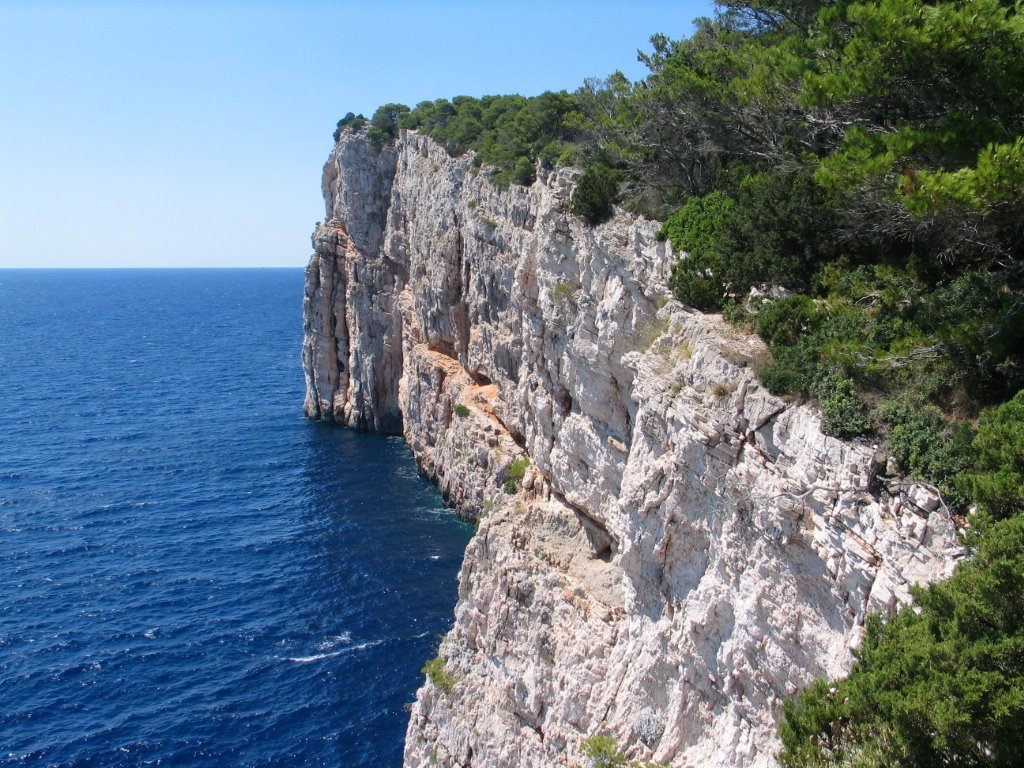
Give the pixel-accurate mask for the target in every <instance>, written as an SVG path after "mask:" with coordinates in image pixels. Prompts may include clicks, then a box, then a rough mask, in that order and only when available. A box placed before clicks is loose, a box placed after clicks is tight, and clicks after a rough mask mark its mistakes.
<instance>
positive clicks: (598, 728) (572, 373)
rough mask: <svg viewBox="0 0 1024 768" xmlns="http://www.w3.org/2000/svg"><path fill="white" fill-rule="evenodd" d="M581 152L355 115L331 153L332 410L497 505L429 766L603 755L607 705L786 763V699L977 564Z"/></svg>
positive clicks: (324, 391)
mask: <svg viewBox="0 0 1024 768" xmlns="http://www.w3.org/2000/svg"><path fill="white" fill-rule="evenodd" d="M576 178H577V174H576V172H574V171H573V170H571V169H559V170H556V171H545V170H543V169H538V178H537V181H536V182H535V183H534V184H533V185H532V186H529V187H521V186H513V187H511V188H509V189H508V190H505V191H499V190H498V189H496V188H495V187H494V186H493V185H492V184H491V183H490V181H488V179H487V177H486V173H481V172H477V171H476V169H475V168H474V167H473V165H472V163H471V157H463V158H450V157H449V156H448V155H447V154H446V153H445V151H444V150H443V149H442V148H441V147H439V146H438V145H437V144H435V143H434V142H433V141H431V140H430V139H428V138H426V137H423V136H419V135H417V134H416V133H413V132H403V134H402V135H401V137H400V138H399V139H398V141H397V142H396V143H395V144H394V146H392V147H387V148H385V149H383V150H382V151H380V152H375V151H374V150H373V149H372V148H371V147H370V146H369V144H368V142H367V141H366V140H365V138H364V136H363V135H360V134H352V133H347V134H344V135H343V136H342V138H341V140H340V141H339V143H338V144H337V145H336V146H335V148H334V150H333V152H332V153H331V156H330V159H329V160H328V162H327V165H326V167H325V170H324V179H323V191H324V197H325V201H326V205H327V218H326V221H325V222H324V223H323V225H321V226H319V227H318V228H317V230H316V232H315V234H314V236H313V244H314V248H315V253H314V255H313V257H312V259H311V261H310V264H309V268H308V270H307V274H306V278H307V279H306V295H305V331H306V337H305V342H304V346H303V363H304V367H305V371H306V384H307V397H306V404H305V409H306V413H307V414H308V415H309V416H310V417H312V418H316V419H322V420H325V421H333V422H338V423H341V424H345V425H348V426H352V427H356V428H359V429H367V430H377V431H384V432H401V433H402V434H403V435H404V436H405V439H406V440H407V441H408V443H409V445H410V447H411V448H412V451H413V454H414V456H415V458H416V461H417V463H418V465H419V467H420V469H421V470H422V471H423V472H424V473H425V474H426V475H427V476H429V477H431V478H433V479H435V480H436V481H437V483H438V485H439V487H440V489H441V491H442V493H443V494H444V496H445V498H446V499H447V500H449V501H450V502H451V503H452V504H453V505H454V506H455V507H456V509H457V510H458V512H459V514H461V515H462V516H464V517H467V518H471V519H475V520H477V521H478V523H479V530H478V533H477V534H476V536H475V537H474V538H473V540H472V542H471V543H470V545H469V547H468V549H467V551H466V557H465V562H464V564H463V567H462V572H461V574H460V577H459V602H458V606H457V608H456V620H455V624H454V627H453V628H452V630H451V632H450V633H449V634H448V635H447V637H446V638H445V639H444V641H443V642H442V644H441V648H440V651H439V655H440V657H441V659H442V660H443V663H444V668H445V672H446V673H447V675H449V676H450V680H449V681H444V680H440V681H439V682H440V683H441V684H437V683H434V682H430V681H427V682H426V683H425V684H424V685H423V687H422V688H421V689H420V691H419V693H418V696H417V699H416V702H415V703H414V704H413V707H412V713H411V717H410V722H409V728H408V733H407V736H406V745H405V764H406V766H409V767H410V768H419V767H420V766H429V765H441V766H470V765H472V766H494V767H499V766H500V767H507V768H511V767H512V766H523V767H528V766H538V767H540V766H556V765H558V766H562V765H569V766H576V765H585V764H586V761H585V759H584V757H583V751H582V744H583V742H584V740H585V739H587V738H588V737H590V736H593V735H595V734H599V733H608V734H610V735H611V736H613V737H614V738H615V739H616V740H617V742H618V744H619V746H620V748H621V749H622V751H623V752H624V753H626V754H627V755H629V756H630V757H631V758H636V759H640V760H653V761H657V762H661V763H665V764H668V765H672V766H701V767H702V768H704V767H714V766H770V765H774V764H775V760H774V753H775V752H776V751H777V750H778V748H779V744H778V741H777V738H776V734H775V727H776V723H777V721H778V718H779V716H780V714H781V705H782V701H783V700H784V699H785V698H786V697H788V696H790V695H791V694H793V693H794V692H796V691H797V690H799V689H800V688H802V687H804V686H806V685H808V684H809V683H810V682H812V681H813V680H815V679H817V678H819V677H823V676H824V677H836V676H838V675H842V674H843V673H844V672H845V671H846V670H847V669H848V668H849V666H850V664H851V661H852V655H851V651H852V649H855V648H856V647H857V645H858V643H859V642H860V640H861V638H862V636H863V631H864V629H863V627H864V620H865V617H866V615H867V614H868V612H870V611H875V610H883V611H884V610H893V609H895V608H896V607H898V606H899V605H901V604H906V603H908V602H909V601H910V592H909V588H910V586H911V585H914V584H919V583H925V582H930V581H933V580H936V579H940V578H945V577H947V576H948V575H949V574H950V573H951V571H952V569H953V567H954V565H955V563H956V560H957V558H958V557H960V556H961V551H960V549H959V548H958V546H957V540H956V535H955V530H954V526H953V525H952V523H951V521H950V518H949V515H948V514H947V511H946V510H945V509H944V508H943V507H942V505H941V504H940V503H939V499H938V498H937V497H936V496H935V495H934V494H932V493H930V492H929V490H928V489H927V488H925V487H923V486H915V485H911V484H909V483H908V482H906V481H903V480H901V479H900V478H898V477H887V476H886V474H885V472H886V470H885V466H884V461H882V460H880V458H879V457H878V456H877V455H876V452H875V450H874V449H873V448H872V447H871V446H870V445H867V444H859V443H851V442H843V441H840V440H837V439H835V438H832V437H828V436H826V435H824V434H822V432H821V430H820V418H819V414H818V413H817V412H816V410H815V409H814V408H813V406H811V405H808V404H791V403H787V402H785V401H783V400H780V399H779V398H776V397H774V396H772V395H771V394H769V393H768V392H767V391H766V390H765V389H764V388H763V387H762V386H761V385H760V384H759V383H758V381H757V378H756V377H755V375H754V373H753V371H752V366H751V361H752V360H754V359H755V358H756V357H757V356H758V355H760V354H763V353H764V349H763V348H762V345H761V344H760V342H759V341H758V340H757V339H756V338H754V337H751V336H748V335H746V334H743V333H742V332H740V331H737V330H736V329H734V328H731V327H730V326H728V325H727V324H725V323H723V322H722V321H721V319H720V318H718V317H715V316H711V315H703V314H700V313H696V312H693V311H690V310H688V309H687V308H685V307H683V306H681V305H680V304H678V303H677V302H675V301H674V300H672V299H671V296H670V293H669V292H668V290H667V288H666V285H665V284H666V278H667V275H668V271H669V269H670V264H671V262H672V260H673V258H674V257H673V255H672V253H671V251H670V247H669V245H668V244H667V243H664V242H659V241H658V240H657V239H656V237H655V232H656V227H657V225H655V224H653V223H651V222H649V221H646V220H643V219H640V218H636V217H632V216H630V215H628V214H625V213H622V212H618V213H617V215H616V216H615V217H614V218H613V219H612V220H611V221H609V222H608V223H606V224H603V225H601V226H598V227H596V228H595V227H590V226H587V225H586V224H584V223H583V222H581V221H580V220H579V219H578V218H576V217H574V216H572V215H571V214H570V213H569V212H568V210H567V204H568V201H569V197H570V194H571V192H572V189H573V187H574V183H575V180H576ZM457 406H460V407H457ZM527 459H528V461H529V465H528V467H527V468H526V470H525V472H523V471H522V467H523V464H524V463H525V461H524V460H527ZM520 473H522V474H523V476H522V477H521V478H518V477H517V476H518V475H519V474H520ZM445 682H451V683H453V684H451V685H447V684H445Z"/></svg>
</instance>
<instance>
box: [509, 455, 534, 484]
mask: <svg viewBox="0 0 1024 768" xmlns="http://www.w3.org/2000/svg"><path fill="white" fill-rule="evenodd" d="M529 466H530V459H529V457H528V456H523V457H522V458H521V459H516V460H515V461H513V462H512V464H510V465H509V468H508V471H507V472H506V473H505V475H506V476H507V477H509V478H511V479H512V480H522V479H523V478H524V477H526V468H527V467H529Z"/></svg>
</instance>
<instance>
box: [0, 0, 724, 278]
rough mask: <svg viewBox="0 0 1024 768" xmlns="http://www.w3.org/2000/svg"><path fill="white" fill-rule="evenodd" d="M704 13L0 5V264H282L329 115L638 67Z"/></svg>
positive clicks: (316, 168) (316, 169) (81, 1)
mask: <svg viewBox="0 0 1024 768" xmlns="http://www.w3.org/2000/svg"><path fill="white" fill-rule="evenodd" d="M712 8H713V6H712V2H711V1H710V0H682V1H680V2H644V1H643V0H635V1H634V2H617V3H613V2H602V1H600V0H591V2H575V1H573V2H550V1H549V2H521V3H508V4H506V3H487V2H483V1H482V0H477V1H476V2H462V1H461V0H447V1H446V2H386V1H384V0H382V1H381V2H377V3H372V4H371V3H357V2H326V0H320V1H317V0H307V1H305V2H301V1H299V0H295V1H294V2H285V0H280V1H279V2H269V1H267V0H265V1H264V2H241V1H240V0H235V1H232V0H211V1H209V2H181V1H178V0H166V1H165V2H141V1H139V2H129V1H127V0H122V1H121V2H89V1H88V0H77V1H75V2H47V1H46V0H24V1H23V2H11V0H0V267H92V266H104V267H117V266H139V267H147V266H150V267H155V266H301V265H303V264H305V262H306V260H307V258H308V255H309V251H310V246H309V233H310V231H311V229H312V227H313V224H314V222H315V221H317V220H318V219H321V218H323V202H322V200H321V197H320V172H321V169H322V167H323V163H324V160H325V159H326V157H327V154H328V152H329V151H330V148H331V133H332V131H333V130H334V125H335V123H336V122H337V120H338V118H339V117H341V116H342V115H343V114H344V113H345V112H347V111H350V110H351V111H354V112H363V113H365V114H367V115H369V114H371V113H372V111H373V109H374V108H375V107H376V106H377V105H379V104H381V103H385V102H389V101H396V102H403V103H407V104H410V105H412V104H415V103H416V102H418V101H422V100H424V99H432V98H439V97H449V98H450V97H452V96H455V95H459V94H467V95H472V96H480V95H484V94H488V93H522V94H525V95H532V94H537V93H540V92H542V91H545V90H558V89H563V88H564V89H567V90H572V89H574V88H575V87H577V86H578V85H579V84H580V83H581V82H582V80H583V79H584V78H585V77H593V76H605V75H607V74H609V73H611V72H612V71H614V70H615V69H621V70H622V71H623V72H625V73H626V75H627V76H629V77H631V78H638V77H641V76H642V75H643V72H644V70H643V66H642V65H641V64H639V63H638V62H637V61H636V50H637V49H638V48H644V49H646V48H647V40H648V38H649V37H650V35H651V34H653V33H655V32H663V33H665V34H667V35H669V36H670V37H683V36H686V35H687V34H689V32H690V30H691V25H690V22H691V21H692V19H694V18H695V17H697V16H701V15H710V14H711V13H712Z"/></svg>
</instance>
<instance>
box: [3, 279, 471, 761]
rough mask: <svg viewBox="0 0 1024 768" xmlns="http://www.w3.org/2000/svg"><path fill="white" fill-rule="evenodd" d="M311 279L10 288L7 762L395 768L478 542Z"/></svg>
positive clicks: (90, 282)
mask: <svg viewBox="0 0 1024 768" xmlns="http://www.w3.org/2000/svg"><path fill="white" fill-rule="evenodd" d="M301 298H302V273H301V271H300V270H297V269H295V270H224V271H220V270H216V271H208V270H183V271H178V270H167V271H164V270H154V271H150V270H146V271H59V272H42V271H39V272H37V271H29V272H18V271H0V765H4V766H7V765H18V766H21V765H40V766H42V765H47V766H48V765H59V766H137V765H165V766H236V765H238V766H241V765H244V766H375V767H379V766H385V767H386V766H397V765H399V764H400V762H401V749H402V738H403V736H404V731H405V723H406V718H407V715H406V713H405V712H404V711H403V706H402V705H403V704H404V703H406V702H408V701H411V700H412V698H413V694H414V691H415V689H416V687H417V686H418V685H419V683H420V680H421V679H422V678H421V675H420V674H419V668H420V667H421V666H422V664H423V662H424V660H425V659H427V658H429V657H430V656H432V655H434V650H435V648H436V645H437V639H438V635H439V633H442V632H443V631H445V630H446V629H447V628H448V626H449V624H450V616H451V613H452V607H453V605H454V602H455V588H456V587H455V574H456V571H457V568H458V565H459V562H460V560H461V557H462V551H463V548H464V546H465V544H466V541H467V539H468V537H469V530H468V528H467V526H465V525H463V524H461V523H459V522H458V521H456V520H455V519H454V518H453V517H452V516H451V514H450V513H449V512H447V511H446V510H445V509H444V508H443V506H442V504H441V501H440V498H439V497H438V495H437V493H436V491H435V490H434V489H433V487H432V486H430V485H429V484H427V483H426V482H425V481H423V480H422V479H420V478H419V477H417V474H416V471H415V468H414V466H413V464H412V461H411V458H410V457H409V455H408V452H407V450H406V448H405V446H404V445H403V444H402V443H401V442H400V441H399V440H397V439H394V438H390V439H389V438H381V437H374V436H366V435H357V434H354V433H352V432H348V431H345V430H340V429H335V428H329V427H325V426H322V425H317V424H313V423H311V422H309V421H307V420H306V419H304V418H303V416H302V414H301V403H302V395H303V383H302V373H301V369H300V364H299V346H300V342H301Z"/></svg>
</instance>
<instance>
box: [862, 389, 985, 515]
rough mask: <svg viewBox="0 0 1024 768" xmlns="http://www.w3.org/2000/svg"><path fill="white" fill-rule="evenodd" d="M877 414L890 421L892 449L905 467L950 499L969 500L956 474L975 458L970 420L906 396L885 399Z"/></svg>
mask: <svg viewBox="0 0 1024 768" xmlns="http://www.w3.org/2000/svg"><path fill="white" fill-rule="evenodd" d="M877 415H878V416H879V418H880V419H882V420H884V422H885V423H887V424H888V425H889V434H888V441H887V442H888V448H889V452H890V453H891V454H892V455H893V457H894V458H895V459H896V460H897V461H898V462H899V463H900V466H901V467H903V469H904V470H906V471H908V472H910V473H911V474H913V475H914V476H915V477H917V478H919V479H921V480H924V481H926V482H929V483H933V484H935V485H936V486H938V488H939V490H941V491H942V493H943V495H944V496H945V497H946V500H947V501H950V502H953V503H957V504H962V503H966V502H967V501H968V500H969V494H964V493H962V492H961V491H960V490H959V489H958V488H957V477H958V476H959V475H960V474H961V473H963V472H964V471H965V470H967V469H969V468H970V467H971V465H972V464H973V462H974V451H973V449H972V448H971V440H972V437H973V432H972V430H971V427H970V424H967V423H963V422H961V423H954V422H951V421H950V420H949V419H947V418H946V417H945V416H943V415H942V413H941V412H940V411H939V410H938V409H937V408H935V407H934V406H929V405H926V404H922V403H920V402H913V401H910V400H906V399H903V400H894V401H890V402H888V403H886V404H885V405H883V406H882V407H881V408H880V409H879V410H878V413H877Z"/></svg>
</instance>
